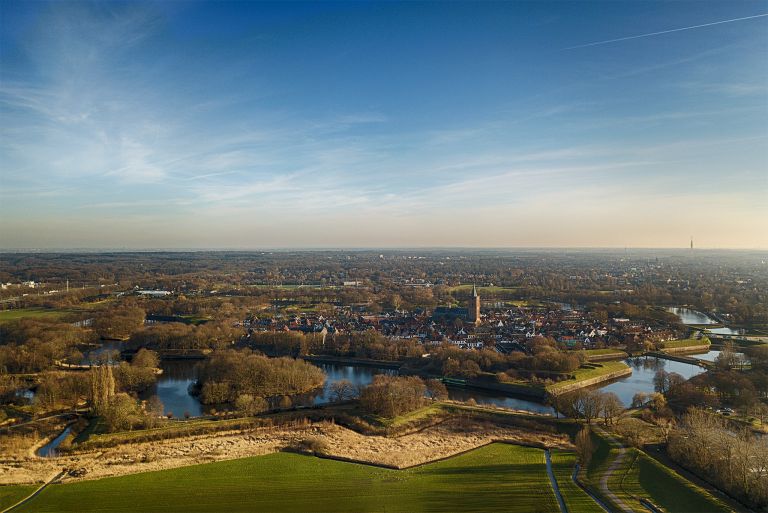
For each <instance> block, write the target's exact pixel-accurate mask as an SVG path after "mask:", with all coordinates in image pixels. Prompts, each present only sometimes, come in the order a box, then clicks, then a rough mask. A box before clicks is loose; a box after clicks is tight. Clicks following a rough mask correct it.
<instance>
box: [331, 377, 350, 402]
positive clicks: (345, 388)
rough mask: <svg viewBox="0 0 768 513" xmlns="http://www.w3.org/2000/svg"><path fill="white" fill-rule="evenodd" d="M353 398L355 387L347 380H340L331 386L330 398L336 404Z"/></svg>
mask: <svg viewBox="0 0 768 513" xmlns="http://www.w3.org/2000/svg"><path fill="white" fill-rule="evenodd" d="M354 396H355V386H354V385H353V384H352V382H351V381H349V380H347V379H342V380H340V381H337V382H335V383H334V384H332V385H331V397H333V400H334V401H335V402H337V403H340V402H342V401H346V400H347V399H352V398H353V397H354Z"/></svg>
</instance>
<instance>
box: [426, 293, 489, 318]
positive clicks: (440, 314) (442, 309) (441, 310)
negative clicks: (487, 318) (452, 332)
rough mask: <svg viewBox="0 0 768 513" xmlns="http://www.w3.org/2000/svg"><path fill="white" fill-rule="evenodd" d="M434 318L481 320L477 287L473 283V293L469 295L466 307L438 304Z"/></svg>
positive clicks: (433, 314) (433, 313)
mask: <svg viewBox="0 0 768 513" xmlns="http://www.w3.org/2000/svg"><path fill="white" fill-rule="evenodd" d="M432 319H434V320H436V321H452V320H454V319H461V320H462V321H465V322H471V323H472V324H478V323H479V322H480V296H479V295H478V294H477V287H476V286H474V285H472V295H471V296H470V297H469V301H468V303H467V306H466V308H451V307H448V306H438V307H437V308H435V311H434V312H432Z"/></svg>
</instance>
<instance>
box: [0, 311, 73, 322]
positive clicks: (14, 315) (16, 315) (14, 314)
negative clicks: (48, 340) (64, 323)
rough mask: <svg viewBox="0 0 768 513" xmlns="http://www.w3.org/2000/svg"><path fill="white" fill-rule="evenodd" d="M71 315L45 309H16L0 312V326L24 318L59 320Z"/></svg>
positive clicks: (65, 312) (66, 312)
mask: <svg viewBox="0 0 768 513" xmlns="http://www.w3.org/2000/svg"><path fill="white" fill-rule="evenodd" d="M68 313H71V312H70V311H69V310H52V309H47V308H18V309H15V310H3V311H0V324H3V323H6V322H11V321H15V320H18V319H24V318H28V317H31V318H35V319H60V318H62V317H64V316H65V315H67V314H68Z"/></svg>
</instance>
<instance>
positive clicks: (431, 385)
mask: <svg viewBox="0 0 768 513" xmlns="http://www.w3.org/2000/svg"><path fill="white" fill-rule="evenodd" d="M426 385H427V397H429V398H430V399H432V400H433V401H441V400H443V399H448V389H447V388H446V387H445V384H444V383H443V382H442V381H440V380H439V379H428V380H427V381H426Z"/></svg>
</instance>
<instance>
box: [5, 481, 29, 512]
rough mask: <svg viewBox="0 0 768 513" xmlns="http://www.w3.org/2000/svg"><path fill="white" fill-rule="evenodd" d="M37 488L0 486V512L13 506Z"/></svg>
mask: <svg viewBox="0 0 768 513" xmlns="http://www.w3.org/2000/svg"><path fill="white" fill-rule="evenodd" d="M35 488H37V486H35V485H29V486H0V511H2V510H4V509H5V508H8V507H10V506H13V505H14V504H16V503H17V502H19V501H20V500H21V499H23V498H24V497H26V496H27V495H29V494H30V493H32V492H33V491H35Z"/></svg>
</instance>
